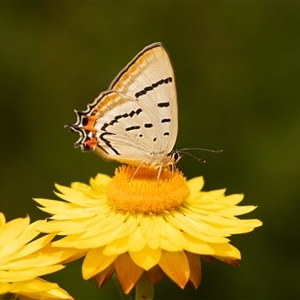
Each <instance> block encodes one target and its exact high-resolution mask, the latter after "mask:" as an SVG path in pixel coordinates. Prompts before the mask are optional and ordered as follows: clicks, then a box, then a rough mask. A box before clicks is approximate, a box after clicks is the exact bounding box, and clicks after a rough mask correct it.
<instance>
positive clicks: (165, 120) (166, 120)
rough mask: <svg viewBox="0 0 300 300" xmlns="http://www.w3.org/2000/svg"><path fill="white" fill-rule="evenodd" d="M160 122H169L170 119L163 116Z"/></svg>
mask: <svg viewBox="0 0 300 300" xmlns="http://www.w3.org/2000/svg"><path fill="white" fill-rule="evenodd" d="M161 122H162V123H170V122H171V119H168V118H165V119H162V120H161Z"/></svg>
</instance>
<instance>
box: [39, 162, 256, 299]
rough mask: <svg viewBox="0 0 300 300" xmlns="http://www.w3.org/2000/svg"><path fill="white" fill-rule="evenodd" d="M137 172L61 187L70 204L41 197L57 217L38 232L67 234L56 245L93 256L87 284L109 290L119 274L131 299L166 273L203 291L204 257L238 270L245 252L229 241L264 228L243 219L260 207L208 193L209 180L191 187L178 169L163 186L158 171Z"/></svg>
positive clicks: (166, 173) (87, 264)
mask: <svg viewBox="0 0 300 300" xmlns="http://www.w3.org/2000/svg"><path fill="white" fill-rule="evenodd" d="M135 171H136V169H135V168H133V167H130V166H122V167H120V168H118V169H117V170H116V174H115V176H114V177H113V178H110V177H109V176H107V175H103V174H98V175H97V176H96V178H95V179H91V180H90V185H86V184H83V183H78V182H75V183H72V185H71V187H70V188H68V187H64V186H59V185H57V186H56V187H57V189H58V190H59V192H60V193H57V195H58V196H59V197H60V198H62V199H63V200H65V202H61V201H55V200H46V199H35V201H37V202H38V203H39V204H40V205H42V206H43V208H41V209H42V210H44V211H46V212H48V213H50V214H51V215H52V217H51V219H52V220H51V221H49V222H47V223H44V224H42V226H40V227H39V229H40V230H42V231H43V232H48V233H50V232H55V233H58V234H59V235H64V236H65V237H63V238H62V239H60V240H58V241H55V242H54V244H55V245H56V246H57V247H66V248H75V249H78V251H87V254H86V256H85V259H84V262H83V266H82V272H83V277H84V279H90V278H92V277H94V278H95V280H96V282H97V284H98V286H102V285H103V284H104V283H105V282H106V281H107V280H108V279H109V278H110V276H111V275H112V274H113V273H115V272H116V273H117V275H118V279H119V281H120V283H121V286H122V288H123V291H124V292H125V293H129V292H130V291H131V289H132V288H133V287H134V286H135V285H136V283H137V281H138V280H139V278H140V277H141V276H142V275H143V274H144V275H145V277H146V278H147V279H148V280H149V281H150V282H151V283H152V284H155V283H156V282H158V281H159V280H160V279H161V278H162V277H163V276H164V275H167V276H168V277H169V278H171V279H172V280H173V281H174V282H175V283H176V284H177V285H178V286H180V287H181V288H184V287H185V285H186V283H187V282H190V283H191V284H192V285H193V286H194V287H195V288H197V287H198V286H199V284H200V280H201V263H200V256H202V257H204V258H207V259H209V258H211V257H215V258H217V259H220V260H222V261H225V262H228V263H231V264H234V265H236V264H237V262H236V260H237V259H240V252H239V251H238V249H236V248H235V247H233V246H232V245H230V244H229V239H228V237H229V236H230V235H232V234H238V233H245V232H250V231H252V230H253V229H254V228H255V227H258V226H260V225H261V224H262V223H261V222H260V221H259V220H240V219H238V218H237V217H236V216H237V215H241V214H245V213H248V212H250V211H252V210H254V209H255V207H254V206H243V207H241V206H237V204H238V203H239V202H240V201H241V200H242V199H243V195H230V196H225V194H224V193H225V190H224V189H222V190H214V191H210V192H204V191H202V187H203V185H204V181H203V178H202V177H197V178H194V179H191V180H188V181H186V179H185V178H184V177H183V175H182V173H181V172H179V171H178V170H175V171H173V172H172V171H170V170H168V169H165V170H163V172H162V173H161V175H160V178H159V181H158V180H157V170H153V169H148V168H144V169H143V168H140V169H139V170H138V172H135Z"/></svg>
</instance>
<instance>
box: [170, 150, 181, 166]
mask: <svg viewBox="0 0 300 300" xmlns="http://www.w3.org/2000/svg"><path fill="white" fill-rule="evenodd" d="M171 157H172V158H173V159H174V162H175V163H177V162H178V161H179V159H180V158H181V156H180V154H179V152H178V151H177V150H174V151H173V152H172V153H171Z"/></svg>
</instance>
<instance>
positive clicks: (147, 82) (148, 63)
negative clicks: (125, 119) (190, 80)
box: [109, 43, 178, 153]
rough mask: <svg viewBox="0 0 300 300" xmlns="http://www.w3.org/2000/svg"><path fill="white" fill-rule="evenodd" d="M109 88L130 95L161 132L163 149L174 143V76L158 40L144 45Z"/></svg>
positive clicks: (175, 130) (176, 114) (176, 117)
mask: <svg viewBox="0 0 300 300" xmlns="http://www.w3.org/2000/svg"><path fill="white" fill-rule="evenodd" d="M109 88H110V89H112V90H115V91H119V92H121V93H123V94H126V95H127V96H131V97H133V98H134V99H136V101H138V102H139V104H140V106H141V107H142V108H143V111H144V112H145V113H146V114H147V115H148V116H149V117H150V118H151V121H152V125H153V126H154V125H155V126H156V127H157V128H159V133H160V134H162V135H163V137H162V139H163V141H164V146H165V149H166V152H167V153H169V152H170V151H171V150H172V149H173V147H174V145H175V142H176V139H177V132H178V112H177V95H176V87H175V78H174V72H173V68H172V64H171V61H170V58H169V56H168V53H167V51H166V50H165V48H164V47H163V45H162V44H161V43H154V44H152V45H149V46H147V47H146V48H145V49H143V50H142V51H141V52H140V53H139V54H137V55H136V56H135V57H134V58H133V60H132V61H131V62H130V63H129V64H128V65H127V66H126V67H125V68H124V69H123V70H122V71H121V72H120V73H119V74H118V75H117V77H116V78H115V79H114V80H113V82H112V83H111V85H110V87H109Z"/></svg>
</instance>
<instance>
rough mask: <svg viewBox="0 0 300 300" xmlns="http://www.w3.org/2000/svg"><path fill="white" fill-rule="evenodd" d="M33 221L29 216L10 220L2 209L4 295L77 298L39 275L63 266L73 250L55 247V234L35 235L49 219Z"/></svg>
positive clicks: (0, 291)
mask: <svg viewBox="0 0 300 300" xmlns="http://www.w3.org/2000/svg"><path fill="white" fill-rule="evenodd" d="M29 222H30V220H29V217H26V218H18V219H14V220H12V221H10V222H7V223H6V222H5V217H4V215H3V214H2V213H0V299H21V300H22V299H23V300H29V299H49V300H54V299H73V298H72V297H71V296H70V295H69V294H68V293H67V292H66V291H64V290H63V289H61V288H60V287H59V286H58V285H57V284H55V283H51V282H47V281H45V280H43V279H41V278H39V277H38V276H42V275H46V274H49V273H53V272H56V271H58V270H60V269H62V268H63V267H64V266H63V265H61V262H62V261H63V260H66V259H69V257H70V255H69V254H70V253H69V252H68V251H64V250H62V251H54V250H53V249H52V247H51V244H50V241H51V240H52V239H53V237H54V236H55V235H54V234H49V235H46V236H43V237H40V238H38V239H35V238H36V237H37V236H38V235H39V234H40V232H39V231H38V230H37V227H39V226H42V224H43V223H45V221H37V222H34V223H32V224H29ZM33 239H35V240H33ZM57 250H58V249H57Z"/></svg>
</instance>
